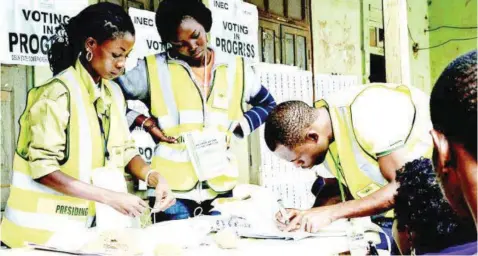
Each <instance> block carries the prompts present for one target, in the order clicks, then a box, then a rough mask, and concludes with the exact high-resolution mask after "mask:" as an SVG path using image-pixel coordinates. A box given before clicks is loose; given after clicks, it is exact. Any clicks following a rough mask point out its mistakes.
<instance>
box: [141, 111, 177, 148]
mask: <svg viewBox="0 0 478 256" xmlns="http://www.w3.org/2000/svg"><path fill="white" fill-rule="evenodd" d="M134 125H135V126H137V127H141V126H142V127H143V128H144V129H145V130H146V131H147V132H148V133H149V134H151V137H153V140H154V142H155V143H159V142H167V143H177V140H176V139H175V138H173V137H170V136H166V135H164V133H163V131H161V129H159V127H158V124H157V123H156V121H155V120H154V119H153V118H148V117H146V116H145V115H139V116H138V117H136V119H135V120H134Z"/></svg>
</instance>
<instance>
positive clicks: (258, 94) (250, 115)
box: [234, 66, 277, 138]
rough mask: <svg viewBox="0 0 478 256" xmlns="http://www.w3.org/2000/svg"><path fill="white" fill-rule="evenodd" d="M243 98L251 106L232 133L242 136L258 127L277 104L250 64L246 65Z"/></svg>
mask: <svg viewBox="0 0 478 256" xmlns="http://www.w3.org/2000/svg"><path fill="white" fill-rule="evenodd" d="M245 74H246V81H245V82H246V85H245V87H246V90H245V100H246V102H247V103H249V104H251V105H252V108H251V109H250V110H248V111H247V112H245V113H244V118H243V119H242V120H241V121H240V122H239V125H238V126H237V127H236V129H235V130H234V134H235V135H236V136H237V137H239V138H243V137H245V136H248V135H249V134H250V133H251V132H253V131H254V130H255V129H257V128H259V127H260V126H261V125H262V124H263V123H264V122H265V121H266V119H267V117H268V116H269V113H270V112H271V111H272V109H273V108H274V107H275V106H276V105H277V104H276V102H275V100H274V97H273V96H272V94H271V93H270V92H269V91H268V90H267V89H266V88H265V87H264V86H262V85H261V83H260V81H259V80H258V79H257V77H256V75H255V73H254V71H253V70H252V68H251V67H250V66H247V67H246V70H245Z"/></svg>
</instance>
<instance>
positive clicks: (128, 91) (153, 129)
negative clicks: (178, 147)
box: [115, 60, 176, 143]
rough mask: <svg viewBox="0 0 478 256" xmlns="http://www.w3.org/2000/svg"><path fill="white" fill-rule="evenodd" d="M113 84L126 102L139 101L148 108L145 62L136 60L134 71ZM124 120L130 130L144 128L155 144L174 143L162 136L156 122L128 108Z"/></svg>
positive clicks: (173, 140) (174, 140)
mask: <svg viewBox="0 0 478 256" xmlns="http://www.w3.org/2000/svg"><path fill="white" fill-rule="evenodd" d="M115 82H116V83H117V84H118V85H119V86H120V87H121V90H122V91H123V94H124V96H125V98H126V100H139V101H141V102H142V103H143V104H145V105H146V106H147V107H148V108H150V106H151V102H150V101H151V98H150V95H149V83H148V70H147V67H146V61H145V60H138V64H137V66H136V67H135V68H134V69H132V70H130V71H128V72H127V73H125V74H124V75H122V76H120V77H118V78H117V79H115ZM126 119H127V120H128V125H129V127H130V129H131V130H133V129H134V128H135V127H143V128H145V130H146V131H147V132H148V133H149V134H151V136H152V137H153V140H154V141H155V142H156V143H159V142H160V141H164V142H167V143H176V139H174V138H173V137H169V136H165V135H164V133H163V132H162V131H161V129H160V128H159V127H158V125H157V123H156V121H154V120H153V119H152V118H148V117H146V116H145V115H143V114H141V113H139V112H137V111H135V110H132V109H130V108H128V109H127V110H126Z"/></svg>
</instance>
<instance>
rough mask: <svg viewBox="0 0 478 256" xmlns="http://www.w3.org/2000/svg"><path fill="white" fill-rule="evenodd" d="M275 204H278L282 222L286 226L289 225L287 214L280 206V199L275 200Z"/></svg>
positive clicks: (282, 206) (281, 205)
mask: <svg viewBox="0 0 478 256" xmlns="http://www.w3.org/2000/svg"><path fill="white" fill-rule="evenodd" d="M277 203H278V204H279V211H280V213H281V215H282V222H283V223H284V224H286V225H289V214H287V211H286V210H285V208H284V205H283V204H282V199H279V200H277Z"/></svg>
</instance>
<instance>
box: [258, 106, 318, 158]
mask: <svg viewBox="0 0 478 256" xmlns="http://www.w3.org/2000/svg"><path fill="white" fill-rule="evenodd" d="M316 118H317V113H316V111H315V108H313V107H311V106H309V105H307V103H305V102H303V101H297V100H293V101H286V102H282V103H281V104H279V105H277V107H275V108H274V109H273V110H272V111H271V113H270V114H269V116H268V117H267V120H266V123H265V128H264V139H265V141H266V144H267V147H268V148H269V149H270V150H271V151H275V150H276V147H277V146H278V144H281V145H284V146H286V147H290V148H294V147H296V146H298V145H300V144H302V143H303V142H304V141H305V134H304V131H305V129H306V128H308V127H310V126H311V125H312V123H314V121H315V119H316Z"/></svg>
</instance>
